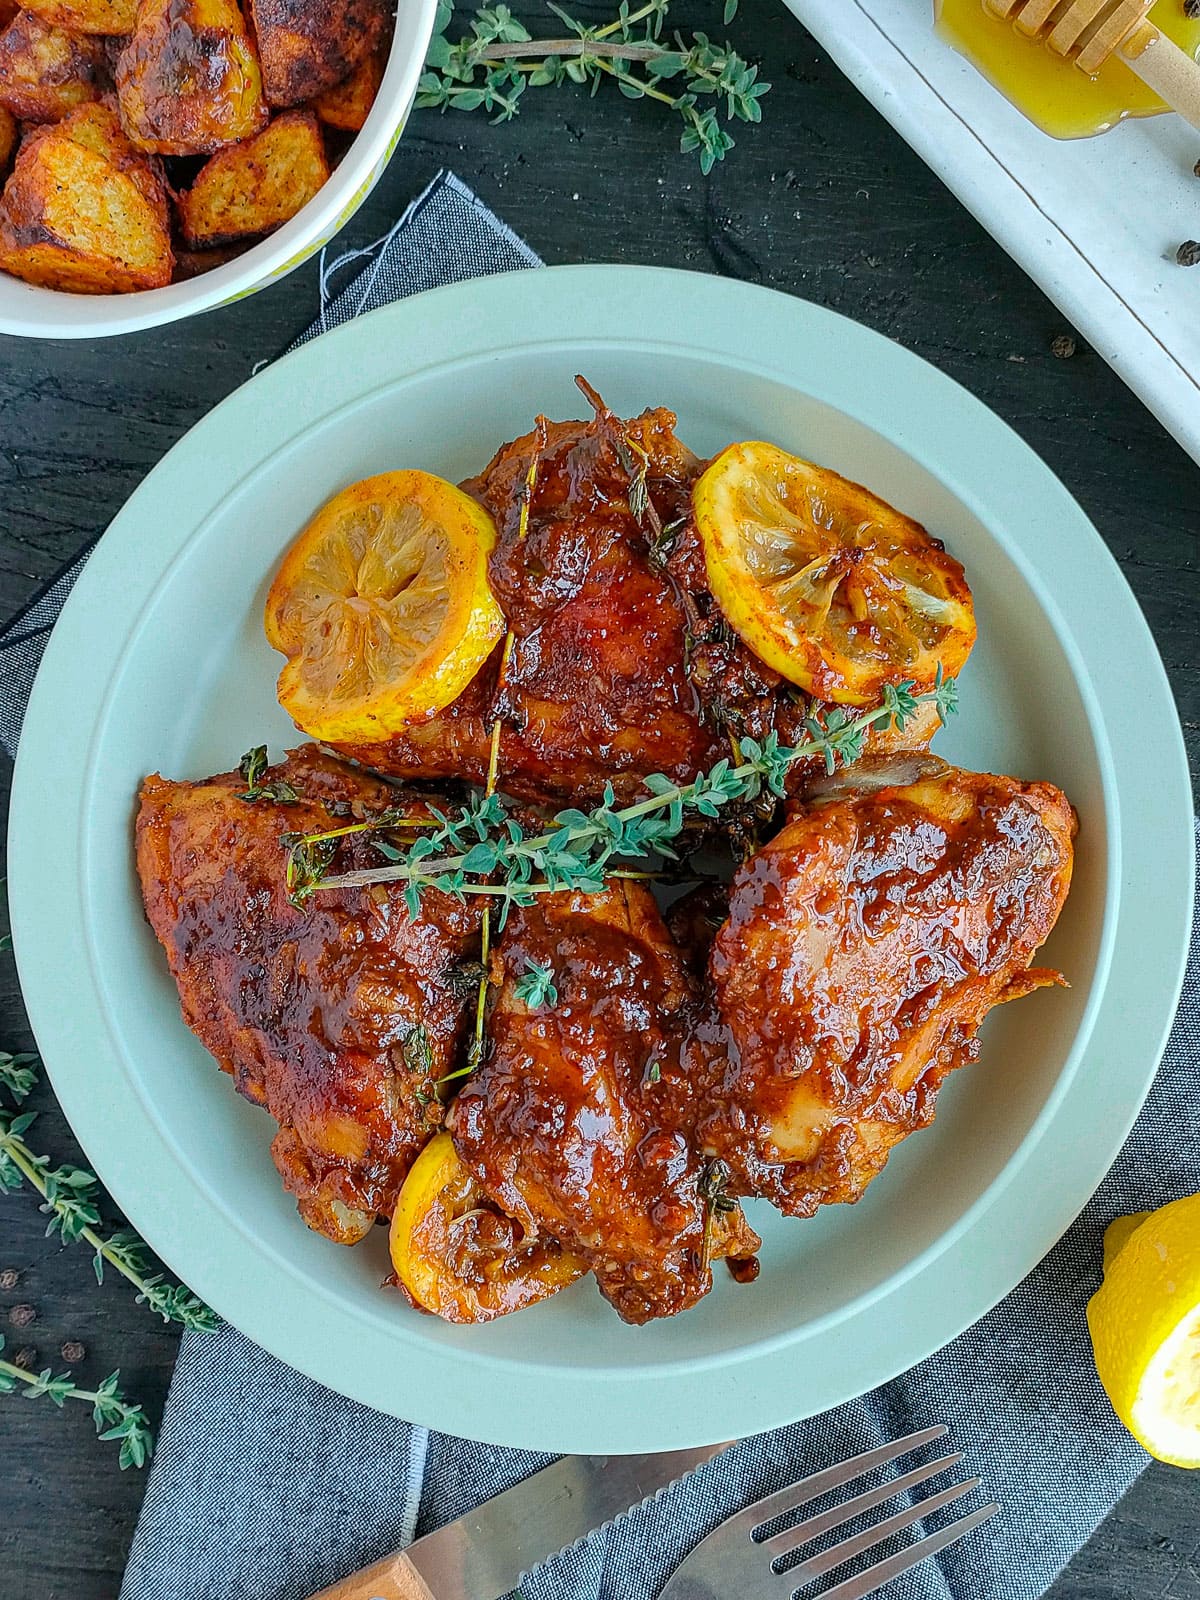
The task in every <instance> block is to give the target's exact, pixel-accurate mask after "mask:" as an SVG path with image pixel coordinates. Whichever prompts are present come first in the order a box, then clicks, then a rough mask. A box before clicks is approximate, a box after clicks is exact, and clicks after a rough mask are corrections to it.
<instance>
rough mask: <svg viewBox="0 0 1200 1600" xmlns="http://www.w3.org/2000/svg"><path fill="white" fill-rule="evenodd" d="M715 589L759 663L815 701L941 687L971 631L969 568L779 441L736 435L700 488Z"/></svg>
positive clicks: (702, 528) (874, 499)
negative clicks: (890, 687)
mask: <svg viewBox="0 0 1200 1600" xmlns="http://www.w3.org/2000/svg"><path fill="white" fill-rule="evenodd" d="M693 504H694V507H695V512H696V524H697V527H698V529H699V532H700V537H701V540H702V542H703V545H704V553H705V558H706V560H707V564H708V582H709V588H710V589H711V590H712V593H713V597H714V599H715V600H716V602H717V604H718V605H719V606H720V608H721V610H722V612H723V613H724V615H725V617H726V619H727V620H728V621H729V623H730V624H731V626H732V627H733V628H734V630H735V631H736V632H737V633H738V634H739V635H740V636H741V638H742V639H743V640H744V642H745V643H746V644H747V645H749V647H750V649H751V650H753V651H754V653H755V655H757V656H758V658H759V659H760V660H761V661H764V662H766V664H767V665H768V666H770V667H773V668H774V669H775V671H776V672H778V673H780V674H781V675H782V676H783V677H784V678H787V679H788V680H789V681H790V682H792V683H796V684H799V685H800V687H801V688H802V689H805V690H807V691H808V693H809V694H812V695H815V696H816V697H817V698H818V699H820V700H832V701H837V702H840V703H842V704H845V705H860V706H865V705H871V704H874V703H875V702H876V701H877V700H878V699H879V696H880V692H881V690H882V688H883V685H884V684H885V683H900V682H903V681H905V680H907V679H911V680H912V682H913V685H914V687H915V689H916V690H917V692H918V693H919V692H921V691H923V690H926V689H929V688H931V687H932V686H933V683H934V680H935V678H936V676H937V669H938V667H939V666H940V667H941V669H942V671H943V673H944V675H945V676H946V677H952V676H954V674H955V673H957V672H958V670H959V668H960V667H961V666H962V664H963V662H964V661H965V660H966V658H967V656H968V655H969V654H970V650H971V646H972V645H973V644H974V642H975V613H974V608H973V606H972V603H971V591H970V589H969V588H968V587H967V581H966V579H965V577H964V576H963V570H962V567H961V566H960V565H959V564H958V562H957V561H955V560H954V558H953V557H952V556H949V555H947V554H946V552H945V550H943V548H942V546H941V545H940V544H939V543H938V541H937V540H936V539H933V538H931V537H930V535H929V534H928V533H926V531H925V529H924V528H922V527H921V525H920V524H919V523H917V522H913V521H912V520H911V519H910V518H908V517H906V516H903V515H902V514H901V513H900V512H899V511H897V510H895V509H894V507H892V506H890V505H888V504H887V502H886V501H884V500H881V499H879V497H878V496H877V495H874V494H872V493H871V491H870V490H869V489H864V488H863V487H862V486H861V485H860V484H857V483H851V481H850V480H849V479H848V478H843V477H840V476H839V475H838V474H837V473H836V472H830V471H828V470H827V469H826V468H824V467H816V466H813V464H812V463H811V462H809V461H802V460H801V459H800V458H799V457H798V456H792V455H789V454H788V453H787V451H786V450H780V449H779V448H778V447H777V446H776V445H773V444H759V443H753V442H751V443H746V444H733V445H730V446H729V448H728V449H727V450H724V451H722V453H721V454H720V455H719V456H717V458H716V459H715V461H713V462H712V463H711V465H710V466H709V467H708V468H707V470H706V471H705V472H704V473H703V474H702V476H701V477H700V478H699V480H698V481H697V483H696V486H695V489H694V490H693Z"/></svg>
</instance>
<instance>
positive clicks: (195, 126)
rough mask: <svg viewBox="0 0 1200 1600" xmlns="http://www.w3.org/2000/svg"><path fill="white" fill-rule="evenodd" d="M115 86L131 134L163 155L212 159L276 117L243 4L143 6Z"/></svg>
mask: <svg viewBox="0 0 1200 1600" xmlns="http://www.w3.org/2000/svg"><path fill="white" fill-rule="evenodd" d="M116 78H117V96H118V99H119V101H120V107H121V121H122V122H123V123H124V125H125V132H126V133H127V134H128V135H129V137H130V138H131V139H132V140H133V142H134V144H135V145H137V146H138V147H139V149H142V150H150V151H153V152H155V153H156V154H158V155H163V156H192V155H207V154H208V153H209V152H210V151H212V150H219V149H221V148H222V146H224V145H227V144H236V143H237V142H238V140H240V139H248V138H250V137H251V135H253V134H255V133H258V132H259V131H260V129H262V128H264V127H265V126H266V123H267V118H268V116H269V114H270V113H269V112H268V110H267V107H266V104H265V102H264V101H263V93H262V74H261V72H260V71H259V65H258V57H257V55H256V54H255V50H254V41H253V40H252V39H251V38H250V35H249V32H248V31H247V28H246V24H245V22H244V21H243V20H242V14H241V12H240V11H239V10H238V7H237V4H236V0H141V4H140V5H139V7H138V14H137V26H136V27H135V28H134V31H133V35H132V37H131V38H130V40H129V43H128V44H127V45H126V46H125V48H124V50H122V51H121V55H120V59H119V60H118V62H117V72H116Z"/></svg>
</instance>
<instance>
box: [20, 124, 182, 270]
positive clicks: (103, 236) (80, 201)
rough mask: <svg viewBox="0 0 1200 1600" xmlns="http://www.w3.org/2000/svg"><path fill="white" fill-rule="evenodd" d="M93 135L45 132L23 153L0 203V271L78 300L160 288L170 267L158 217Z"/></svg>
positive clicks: (89, 131)
mask: <svg viewBox="0 0 1200 1600" xmlns="http://www.w3.org/2000/svg"><path fill="white" fill-rule="evenodd" d="M95 135H96V128H95V126H94V125H91V124H89V126H88V127H87V128H86V129H85V130H84V137H83V139H76V138H74V137H72V132H71V130H70V129H68V130H66V131H64V130H63V129H62V128H48V129H46V130H44V131H42V130H39V131H38V132H36V133H35V134H33V136H32V137H31V138H29V139H27V140H26V141H25V143H24V144H23V145H22V147H21V150H20V153H19V154H18V156H17V160H16V164H15V166H14V167H13V172H12V176H11V177H10V178H9V180H8V182H7V184H6V185H5V187H4V193H3V195H2V196H0V268H2V269H3V270H4V271H6V272H11V273H13V274H14V275H15V276H16V277H18V278H24V280H25V281H26V283H33V284H38V285H40V286H41V287H42V288H46V289H69V290H74V291H75V292H76V293H79V294H119V293H123V292H125V291H128V290H133V289H156V288H159V287H160V286H161V285H163V284H166V283H169V282H170V281H171V268H172V266H173V264H174V258H173V256H172V253H171V240H170V235H169V234H168V232H167V230H166V228H165V227H164V225H163V219H162V215H161V214H160V212H159V210H158V209H157V208H156V206H155V205H154V204H153V203H152V202H151V201H150V200H149V199H148V198H147V196H146V194H145V193H144V192H143V188H142V187H141V185H140V184H139V182H137V181H135V179H134V177H133V175H132V173H131V172H130V171H128V170H126V171H122V170H121V169H120V167H118V166H117V165H116V164H115V163H114V162H113V161H112V160H110V159H109V157H108V156H107V155H105V154H103V153H101V151H100V150H98V149H96V148H94V147H93V144H92V143H89V142H86V141H88V140H92V139H93V138H94V137H95Z"/></svg>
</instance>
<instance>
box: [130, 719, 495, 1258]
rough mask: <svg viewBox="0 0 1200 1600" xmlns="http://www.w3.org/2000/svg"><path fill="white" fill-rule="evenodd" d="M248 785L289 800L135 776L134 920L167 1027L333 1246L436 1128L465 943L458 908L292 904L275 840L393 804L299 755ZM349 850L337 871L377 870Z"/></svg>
mask: <svg viewBox="0 0 1200 1600" xmlns="http://www.w3.org/2000/svg"><path fill="white" fill-rule="evenodd" d="M261 782H262V783H264V784H268V785H278V784H280V783H283V784H288V785H290V786H291V787H292V789H294V791H295V792H296V794H297V795H298V797H299V798H298V799H297V800H296V802H295V803H293V804H279V803H276V802H275V801H273V800H271V799H268V798H266V797H264V798H262V799H260V800H257V801H255V802H253V803H251V802H249V801H247V800H245V799H243V798H241V795H242V794H243V792H244V791H245V790H246V779H245V778H244V777H243V775H242V774H241V773H240V772H230V773H225V774H224V775H223V776H221V777H216V778H210V779H208V780H207V781H204V782H200V783H173V782H170V781H168V780H167V779H165V778H161V777H158V776H157V775H156V776H152V777H149V778H147V779H146V780H145V783H144V784H143V786H142V794H141V807H140V810H139V813H138V819H137V865H138V872H139V874H140V877H141V882H142V895H143V899H144V902H145V907H146V915H147V916H148V917H149V919H150V923H151V925H152V927H153V928H154V931H155V933H156V934H157V935H158V937H159V939H160V941H161V942H162V945H163V948H164V949H165V951H166V953H167V960H168V963H169V965H170V968H171V974H172V976H173V977H174V979H175V982H176V984H177V986H178V989H179V996H180V1001H181V1004H182V1008H183V1016H184V1021H185V1022H186V1023H187V1025H188V1026H189V1027H190V1028H191V1029H192V1031H193V1032H194V1033H195V1034H196V1035H197V1037H198V1038H199V1039H200V1040H201V1042H202V1043H203V1044H204V1045H206V1046H207V1048H208V1049H209V1050H210V1051H211V1052H212V1054H213V1055H214V1056H215V1057H216V1059H217V1061H218V1063H219V1064H220V1066H221V1068H222V1070H223V1071H225V1072H228V1073H230V1074H231V1075H232V1077H233V1079H234V1082H235V1084H236V1086H237V1088H238V1089H239V1090H240V1091H241V1093H242V1094H244V1095H245V1096H246V1097H247V1099H249V1100H253V1101H255V1102H256V1103H257V1104H258V1105H262V1106H265V1107H266V1109H267V1110H268V1111H269V1112H270V1113H271V1115H272V1116H273V1117H274V1118H275V1120H276V1121H277V1122H278V1123H279V1132H278V1133H277V1134H276V1136H275V1140H274V1143H273V1144H272V1147H271V1154H272V1156H273V1157H274V1160H275V1165H276V1166H277V1167H278V1169H279V1171H280V1173H281V1175H282V1177H283V1180H284V1183H285V1184H286V1186H287V1188H288V1189H290V1190H291V1192H292V1193H293V1194H295V1195H296V1196H297V1199H298V1204H299V1209H300V1214H301V1216H302V1217H303V1218H304V1220H305V1222H307V1223H308V1225H309V1227H310V1228H314V1229H316V1231H317V1232H319V1233H324V1234H326V1235H327V1236H328V1237H329V1238H331V1239H334V1240H336V1241H337V1242H339V1243H341V1244H354V1243H356V1242H357V1241H358V1240H359V1239H361V1238H362V1237H363V1236H364V1235H365V1234H366V1233H367V1231H368V1230H369V1229H370V1227H371V1226H372V1224H373V1223H374V1221H375V1219H376V1217H377V1216H380V1215H390V1214H391V1211H392V1209H393V1207H394V1205H395V1200H396V1195H397V1194H398V1192H399V1189H400V1185H401V1183H402V1182H403V1181H404V1177H405V1175H406V1174H407V1172H408V1169H409V1167H410V1166H411V1165H412V1162H413V1160H414V1159H415V1158H416V1156H417V1155H418V1153H419V1152H420V1150H421V1148H422V1146H423V1145H424V1144H425V1142H426V1141H427V1139H429V1137H430V1136H431V1135H432V1134H433V1133H434V1132H435V1130H436V1128H437V1125H438V1122H439V1121H440V1120H441V1106H440V1104H439V1102H438V1099H437V1095H436V1092H435V1090H434V1087H433V1084H434V1080H436V1079H437V1078H439V1077H441V1076H443V1075H444V1074H445V1073H446V1072H448V1071H450V1070H451V1067H452V1066H453V1065H454V1063H455V1058H456V1054H457V1052H458V1050H459V1047H460V1045H461V1042H462V1039H463V1033H464V1025H465V1012H466V1009H467V1005H468V997H469V987H468V990H467V991H466V993H464V990H463V987H462V986H461V985H456V984H455V983H454V981H453V970H454V968H455V966H456V965H457V964H458V963H460V962H461V961H462V960H463V959H464V958H470V959H474V958H475V956H476V955H477V953H478V945H479V923H480V919H479V912H478V909H477V907H476V906H475V905H472V904H467V905H460V904H459V903H458V902H456V901H454V900H452V899H450V898H448V897H447V896H445V895H440V894H437V893H434V892H430V893H429V894H427V895H426V897H425V902H424V906H423V914H422V917H421V919H420V920H419V921H416V922H414V921H411V920H410V919H409V917H408V914H407V912H406V910H405V906H404V900H403V896H402V895H401V894H400V893H397V892H384V891H383V890H376V891H374V892H371V893H364V891H362V890H355V889H348V890H334V891H330V892H326V893H322V894H321V895H319V896H314V897H313V898H312V899H310V900H309V901H307V902H306V903H305V904H304V905H302V906H300V907H297V906H294V905H292V903H291V902H290V900H289V899H288V896H287V891H286V886H285V865H286V849H285V846H284V845H283V844H282V843H281V839H280V836H281V835H282V834H284V833H285V832H286V831H288V830H295V831H297V832H318V831H322V830H325V829H330V828H336V827H338V826H339V825H341V824H342V823H344V822H345V821H346V820H347V819H349V820H350V821H354V820H355V819H356V818H357V817H361V816H363V815H364V814H370V813H373V812H379V811H381V810H383V809H385V808H386V807H387V806H389V805H394V804H395V802H396V801H397V799H398V795H397V792H396V791H395V790H393V789H389V788H386V787H385V786H384V785H383V784H381V783H379V782H378V781H377V780H374V779H370V778H366V777H364V776H363V775H362V774H361V773H357V772H353V771H351V770H350V769H348V768H347V767H344V766H342V764H341V763H340V762H337V761H334V760H332V759H330V758H329V757H327V756H324V755H322V754H321V753H320V752H319V751H317V750H316V749H315V747H314V746H311V745H309V746H306V747H305V748H303V749H301V750H298V751H295V752H293V753H292V754H291V755H290V756H289V757H288V758H287V760H286V761H284V762H282V763H281V764H280V765H279V766H277V767H273V768H271V769H270V770H269V771H268V772H267V773H266V774H264V776H263V778H262V780H261ZM368 851H369V847H368V846H364V845H362V844H360V843H358V841H356V840H355V841H350V842H347V843H346V844H343V845H342V847H341V852H340V858H339V864H341V863H342V862H344V865H345V866H346V867H347V868H349V867H351V866H354V865H365V864H367V863H368V862H371V863H372V864H373V863H374V861H376V860H377V859H378V858H377V857H374V856H372V855H370V854H368V853H367V852H368Z"/></svg>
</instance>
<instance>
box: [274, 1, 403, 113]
mask: <svg viewBox="0 0 1200 1600" xmlns="http://www.w3.org/2000/svg"><path fill="white" fill-rule="evenodd" d="M392 10H393V7H392V5H391V3H390V0H250V15H251V18H252V20H253V22H254V32H255V35H256V37H257V39H258V53H259V56H260V58H261V60H262V70H263V85H264V88H265V90H266V96H267V99H268V100H269V101H270V103H271V104H272V105H273V106H298V105H303V104H304V103H305V101H308V100H314V99H315V98H316V97H317V95H319V94H324V93H325V91H326V90H327V89H332V88H333V87H334V85H335V84H338V83H341V82H342V80H343V79H344V78H348V77H349V76H350V74H351V73H352V72H353V71H354V69H355V67H357V66H358V65H359V63H360V62H361V61H365V60H366V58H367V57H368V56H369V55H370V54H371V53H372V51H374V50H377V49H378V48H379V46H380V45H381V44H382V42H383V40H384V38H385V37H386V35H387V31H388V29H389V28H390V26H391V20H392Z"/></svg>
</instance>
